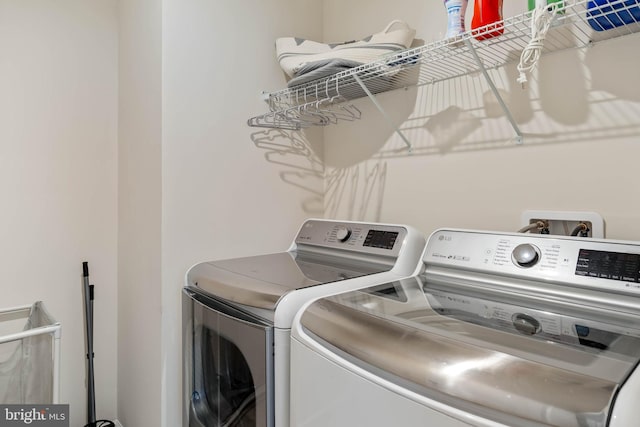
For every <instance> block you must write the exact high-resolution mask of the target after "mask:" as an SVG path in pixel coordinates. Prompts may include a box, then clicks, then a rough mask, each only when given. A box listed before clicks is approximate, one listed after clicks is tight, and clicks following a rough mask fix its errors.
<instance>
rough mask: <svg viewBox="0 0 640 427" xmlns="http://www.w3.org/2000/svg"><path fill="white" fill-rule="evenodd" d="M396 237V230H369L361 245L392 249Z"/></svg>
mask: <svg viewBox="0 0 640 427" xmlns="http://www.w3.org/2000/svg"><path fill="white" fill-rule="evenodd" d="M397 238H398V232H397V231H380V230H369V233H367V237H366V238H365V239H364V243H363V244H362V245H363V246H369V247H372V248H381V249H393V245H394V244H395V243H396V239H397Z"/></svg>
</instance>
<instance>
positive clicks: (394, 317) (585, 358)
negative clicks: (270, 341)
mask: <svg viewBox="0 0 640 427" xmlns="http://www.w3.org/2000/svg"><path fill="white" fill-rule="evenodd" d="M291 336H292V344H291V425H295V426H296V427H311V426H317V427H326V426H332V427H340V426H345V427H347V426H348V427H353V426H367V427H388V426H390V425H397V426H403V427H412V426H438V427H454V426H455V427H459V426H469V425H471V426H485V427H489V426H491V427H497V426H501V427H504V426H518V427H521V426H523V427H527V426H566V427H576V426H588V427H595V426H603V427H604V426H609V427H630V426H635V425H638V424H639V423H640V421H639V420H640V406H639V405H638V403H637V397H638V396H640V372H638V369H636V368H637V365H638V362H639V360H640V244H639V243H633V242H617V241H605V240H600V241H598V240H591V239H578V238H558V237H552V236H542V235H529V234H503V233H489V232H476V231H462V230H439V231H437V232H435V233H434V234H433V235H432V236H431V237H430V238H429V242H428V244H427V249H426V251H425V256H424V269H423V271H422V273H421V274H419V275H417V276H416V277H413V278H409V279H405V280H400V281H395V282H390V283H387V284H383V285H377V286H373V287H370V288H367V289H362V290H358V291H351V292H346V293H342V294H338V295H334V296H330V297H325V298H321V299H318V300H316V301H312V302H310V303H307V304H306V305H305V307H304V308H303V309H302V310H301V311H300V312H299V314H298V315H297V316H296V319H295V321H294V325H293V328H292V333H291Z"/></svg>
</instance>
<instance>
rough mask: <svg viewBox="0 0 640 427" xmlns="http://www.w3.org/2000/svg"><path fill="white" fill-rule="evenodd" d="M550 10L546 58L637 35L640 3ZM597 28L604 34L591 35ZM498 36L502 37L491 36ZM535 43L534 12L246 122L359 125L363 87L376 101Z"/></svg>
mask: <svg viewBox="0 0 640 427" xmlns="http://www.w3.org/2000/svg"><path fill="white" fill-rule="evenodd" d="M549 7H555V8H557V14H556V16H555V18H554V21H553V23H552V26H551V28H550V30H549V32H548V33H547V35H546V38H545V41H544V47H543V49H542V54H543V55H544V54H548V53H551V52H556V51H561V50H565V49H572V48H579V47H584V46H588V45H590V44H593V43H596V42H599V41H602V40H607V39H612V38H618V37H622V36H625V35H628V34H632V33H635V32H638V31H640V0H614V1H609V2H607V0H578V1H575V2H571V3H569V2H567V1H566V0H565V3H553V4H552V5H550V6H549ZM625 14H626V15H625ZM622 20H624V21H625V22H628V23H623V22H622ZM620 24H623V25H620ZM592 25H593V26H594V27H596V28H600V29H601V31H596V30H594V27H592ZM616 25H619V26H616ZM500 31H502V34H501V35H498V36H492V34H495V33H496V32H500ZM478 39H480V40H478ZM530 39H531V12H527V13H523V14H521V15H516V16H513V17H510V18H507V19H505V20H504V21H502V22H499V23H496V24H492V25H489V26H486V27H482V28H479V29H477V30H473V31H467V32H465V33H463V34H461V35H460V36H458V37H456V38H453V39H445V40H439V41H436V42H432V43H429V44H427V45H424V46H420V47H417V48H413V49H408V50H404V51H402V52H398V53H394V54H392V55H389V56H386V57H384V58H382V59H380V60H378V61H375V62H371V63H368V64H363V65H361V66H358V67H356V68H352V69H350V70H347V71H342V72H340V73H337V74H334V75H332V76H329V77H325V78H321V79H318V80H314V81H312V82H309V83H306V84H302V85H298V86H294V87H289V88H287V89H283V90H280V91H277V92H272V93H269V94H267V95H266V100H267V102H268V104H269V110H270V111H269V112H268V113H266V114H263V115H260V116H257V117H253V118H251V119H249V120H248V122H247V123H248V125H249V126H254V127H268V128H280V129H292V130H298V129H301V128H306V127H310V126H325V125H329V124H332V123H337V122H338V121H340V120H356V119H358V118H359V117H360V114H359V111H358V110H357V108H356V107H355V106H353V105H352V104H348V101H351V100H354V99H357V98H361V97H364V96H367V95H369V94H367V90H365V88H363V86H362V85H361V83H362V84H364V85H366V89H368V92H370V94H377V93H381V92H387V91H391V90H395V89H399V88H405V87H410V86H422V85H427V84H433V83H436V82H439V81H443V80H447V79H453V78H456V77H460V76H464V75H468V74H471V73H476V72H479V71H483V70H484V69H486V68H497V67H501V66H503V65H506V64H509V63H512V62H515V61H518V60H519V58H520V54H521V52H522V50H523V49H524V48H525V47H526V46H527V44H528V43H529V41H530Z"/></svg>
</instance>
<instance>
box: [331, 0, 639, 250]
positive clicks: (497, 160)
mask: <svg viewBox="0 0 640 427" xmlns="http://www.w3.org/2000/svg"><path fill="white" fill-rule="evenodd" d="M521 3H522V4H517V3H507V2H505V16H510V15H513V14H515V13H519V12H521V11H523V10H524V8H525V2H524V1H523V2H521ZM472 12H473V11H472V8H471V7H470V8H469V9H468V10H467V22H468V23H469V22H470V21H471V16H472ZM353 16H357V17H358V18H357V19H353V18H352V17H353ZM323 18H324V19H323V21H324V29H323V30H324V36H325V41H332V42H334V41H340V40H349V39H357V38H360V37H362V36H364V35H367V34H371V33H372V32H376V31H379V30H381V29H382V28H384V26H385V25H386V23H387V22H389V21H391V20H392V19H394V18H400V19H404V20H406V21H407V22H408V23H409V24H410V25H411V26H412V27H414V28H416V29H417V37H418V38H420V39H423V40H424V41H426V42H430V41H434V40H437V39H439V38H441V37H442V35H443V34H444V32H445V30H446V17H445V14H444V6H443V5H442V2H424V1H417V0H400V1H397V2H394V3H393V7H391V6H390V4H389V2H386V1H382V0H373V1H371V0H366V1H365V0H348V1H347V0H325V1H324V14H323ZM639 41H640V38H639V37H638V35H635V36H631V37H629V38H627V39H624V40H616V41H610V42H606V43H603V44H601V45H596V46H595V47H593V48H589V49H584V50H570V51H566V52H563V53H559V54H554V55H552V56H549V57H546V58H544V59H543V61H541V63H540V64H539V67H538V69H537V70H536V72H535V73H534V75H533V76H532V78H531V81H530V84H529V85H528V86H527V88H526V89H525V90H522V89H521V88H520V85H518V84H517V83H515V78H516V77H517V76H516V75H515V67H513V66H512V67H507V69H499V70H496V71H493V72H492V76H493V78H494V80H495V82H496V85H497V86H498V87H499V88H500V89H501V90H503V91H504V92H505V93H506V94H507V98H509V99H510V100H509V102H510V104H511V107H512V111H513V113H514V116H515V118H516V120H517V121H518V124H519V126H520V127H521V130H522V131H523V133H524V134H525V140H524V144H523V145H522V146H515V145H514V143H513V140H512V139H511V138H512V136H513V135H514V133H513V131H512V130H511V128H510V126H509V125H508V122H507V120H506V119H505V118H504V116H502V115H498V116H496V115H495V114H494V112H493V110H492V108H491V102H487V100H486V98H485V94H486V93H487V91H488V90H489V89H488V86H487V85H486V83H485V82H484V80H483V79H482V76H481V75H473V76H469V77H465V78H460V79H454V80H451V81H447V82H442V83H438V84H435V85H432V86H426V87H424V88H422V89H420V90H416V89H412V90H409V91H399V92H394V93H388V94H384V95H381V96H380V97H379V99H380V101H381V103H382V104H383V105H384V106H385V107H386V109H387V111H388V112H390V115H391V116H392V117H393V120H394V121H395V123H397V124H398V125H399V126H400V128H401V129H403V130H404V131H405V133H406V135H407V136H408V137H409V139H411V140H412V142H413V144H414V150H413V154H411V155H409V154H407V152H406V150H403V149H402V147H403V143H402V142H401V140H400V138H398V137H397V136H396V135H394V134H393V133H392V130H391V129H390V128H389V127H388V126H387V124H386V123H385V122H384V120H382V119H381V116H380V113H379V112H378V111H377V110H375V108H374V107H373V106H372V105H371V104H370V102H369V101H368V100H366V99H365V100H361V101H358V102H357V103H356V104H357V105H358V106H359V107H360V109H361V110H362V114H363V119H362V120H360V121H358V122H354V123H346V124H341V125H338V126H333V127H327V128H326V129H325V153H324V156H325V160H326V166H327V179H326V190H325V191H326V197H325V210H326V215H327V216H328V217H340V218H353V219H368V220H379V221H385V222H400V223H408V224H411V225H414V226H416V227H417V228H419V229H421V230H423V231H424V232H426V233H429V232H431V231H433V230H434V229H436V228H439V227H464V228H483V229H495V230H504V231H515V230H516V229H518V228H519V227H520V216H521V213H522V211H524V210H527V209H540V210H570V211H595V212H599V213H600V214H601V215H603V216H604V218H605V221H606V231H607V237H609V238H615V239H634V240H640V228H639V227H637V226H636V225H635V223H636V222H637V218H638V213H639V212H640V198H638V197H637V195H638V191H637V189H636V186H635V182H637V180H638V172H637V159H638V158H639V156H640V144H638V140H639V135H640V120H639V119H638V117H640V91H639V90H638V85H637V81H636V80H637V70H638V69H640V57H639V56H638V55H634V54H632V53H631V52H635V51H637V46H638V43H639ZM489 101H490V98H489Z"/></svg>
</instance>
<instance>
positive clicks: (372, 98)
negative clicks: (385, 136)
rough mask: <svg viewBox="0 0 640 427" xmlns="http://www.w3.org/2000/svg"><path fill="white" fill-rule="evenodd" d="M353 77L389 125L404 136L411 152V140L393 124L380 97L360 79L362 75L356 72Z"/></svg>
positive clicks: (403, 138) (399, 134) (401, 136)
mask: <svg viewBox="0 0 640 427" xmlns="http://www.w3.org/2000/svg"><path fill="white" fill-rule="evenodd" d="M353 78H354V79H355V80H356V81H357V82H358V84H359V85H360V87H361V88H362V90H363V91H364V93H366V94H367V96H368V97H369V99H370V100H371V102H373V105H375V106H376V108H377V109H378V111H380V113H381V114H382V117H384V119H385V120H386V121H387V123H389V125H390V126H391V128H393V130H394V131H395V133H397V134H398V136H400V138H402V140H403V141H404V143H405V144H406V145H407V148H409V152H411V149H412V146H411V142H409V140H408V139H407V137H406V136H405V135H404V134H403V133H402V131H401V130H400V129H398V127H397V126H396V125H394V124H393V120H391V117H389V115H388V114H387V112H386V111H385V109H384V108H383V107H382V105H380V103H379V102H378V99H377V98H376V97H375V95H374V94H372V93H371V91H370V90H369V88H368V87H367V86H366V85H365V84H364V82H363V81H362V80H361V79H360V77H358V75H357V74H354V75H353Z"/></svg>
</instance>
